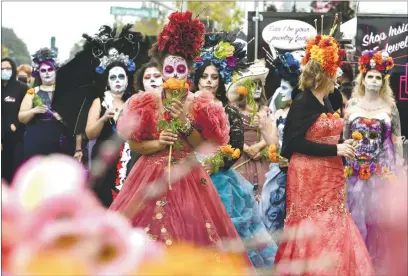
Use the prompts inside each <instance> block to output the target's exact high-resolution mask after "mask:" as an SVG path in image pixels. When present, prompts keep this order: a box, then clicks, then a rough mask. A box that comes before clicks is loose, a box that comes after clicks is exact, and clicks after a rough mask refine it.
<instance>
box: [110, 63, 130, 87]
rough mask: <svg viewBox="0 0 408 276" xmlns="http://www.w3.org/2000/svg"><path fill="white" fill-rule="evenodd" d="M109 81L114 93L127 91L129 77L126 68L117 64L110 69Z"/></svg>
mask: <svg viewBox="0 0 408 276" xmlns="http://www.w3.org/2000/svg"><path fill="white" fill-rule="evenodd" d="M108 83H109V87H110V91H111V92H112V93H113V94H121V93H123V92H125V90H126V88H127V86H128V78H127V75H126V72H125V69H123V68H122V67H120V66H116V67H113V68H112V69H110V70H109V77H108Z"/></svg>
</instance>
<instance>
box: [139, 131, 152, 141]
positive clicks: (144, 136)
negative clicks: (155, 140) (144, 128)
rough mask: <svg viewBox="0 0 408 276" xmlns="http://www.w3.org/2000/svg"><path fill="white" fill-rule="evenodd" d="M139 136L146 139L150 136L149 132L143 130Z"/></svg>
mask: <svg viewBox="0 0 408 276" xmlns="http://www.w3.org/2000/svg"><path fill="white" fill-rule="evenodd" d="M141 136H142V139H143V140H148V139H149V138H150V134H149V133H147V132H143V133H142V135H141Z"/></svg>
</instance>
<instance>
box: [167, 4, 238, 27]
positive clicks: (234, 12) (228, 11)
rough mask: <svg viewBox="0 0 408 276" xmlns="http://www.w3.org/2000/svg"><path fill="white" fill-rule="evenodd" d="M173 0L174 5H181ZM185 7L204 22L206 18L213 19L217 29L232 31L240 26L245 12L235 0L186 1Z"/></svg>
mask: <svg viewBox="0 0 408 276" xmlns="http://www.w3.org/2000/svg"><path fill="white" fill-rule="evenodd" d="M184 1H187V0H184ZM174 2H175V5H176V7H181V1H174ZM187 8H188V10H189V11H191V12H193V16H199V17H200V20H201V21H203V22H206V21H207V18H208V20H213V21H214V22H215V23H216V24H217V26H216V28H217V29H218V30H224V31H232V30H234V29H236V28H240V27H241V26H242V24H243V23H244V19H245V14H244V12H243V11H241V10H240V9H239V7H238V5H237V3H236V1H218V2H215V1H214V2H207V1H202V2H198V1H188V2H187Z"/></svg>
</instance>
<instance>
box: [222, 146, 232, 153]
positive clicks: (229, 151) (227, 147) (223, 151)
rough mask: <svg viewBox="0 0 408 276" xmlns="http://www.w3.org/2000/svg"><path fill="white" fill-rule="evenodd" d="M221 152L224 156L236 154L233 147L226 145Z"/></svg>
mask: <svg viewBox="0 0 408 276" xmlns="http://www.w3.org/2000/svg"><path fill="white" fill-rule="evenodd" d="M221 152H222V153H224V154H232V153H234V149H233V148H232V147H231V145H226V146H222V147H221Z"/></svg>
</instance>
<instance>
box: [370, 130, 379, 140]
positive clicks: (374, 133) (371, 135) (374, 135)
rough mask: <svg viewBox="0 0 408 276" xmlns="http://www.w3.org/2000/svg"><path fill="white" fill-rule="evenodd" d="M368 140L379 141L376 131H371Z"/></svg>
mask: <svg viewBox="0 0 408 276" xmlns="http://www.w3.org/2000/svg"><path fill="white" fill-rule="evenodd" d="M368 138H369V139H377V138H378V133H376V132H374V131H370V132H369V133H368Z"/></svg>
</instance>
